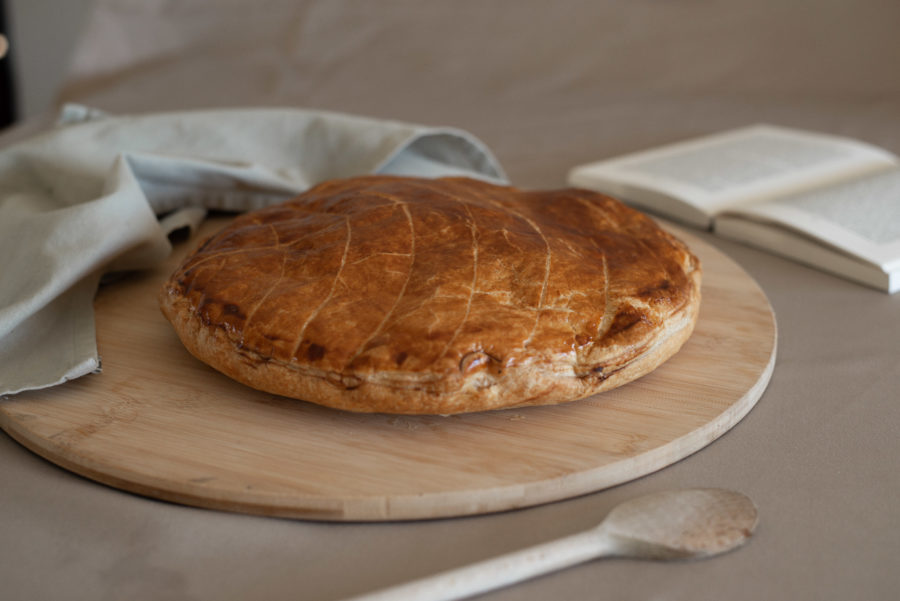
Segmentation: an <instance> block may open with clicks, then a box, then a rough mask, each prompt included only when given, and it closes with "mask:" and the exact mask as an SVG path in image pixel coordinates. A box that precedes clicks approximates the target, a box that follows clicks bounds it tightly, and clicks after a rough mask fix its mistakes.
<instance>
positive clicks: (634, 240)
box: [160, 176, 701, 414]
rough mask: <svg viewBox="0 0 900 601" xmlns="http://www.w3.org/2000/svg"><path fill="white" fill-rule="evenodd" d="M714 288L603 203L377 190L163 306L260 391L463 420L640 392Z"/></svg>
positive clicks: (192, 272)
mask: <svg viewBox="0 0 900 601" xmlns="http://www.w3.org/2000/svg"><path fill="white" fill-rule="evenodd" d="M700 278H701V269H700V265H699V262H698V260H697V259H696V257H694V256H693V255H692V254H691V252H690V251H689V250H688V249H687V247H686V246H685V245H684V244H683V243H681V242H680V241H679V240H677V239H676V238H675V237H673V236H672V235H670V234H668V233H667V232H665V231H663V230H662V229H660V227H659V226H657V225H656V223H654V222H653V221H652V220H651V219H650V218H648V217H646V216H645V215H643V214H642V213H640V212H638V211H635V210H633V209H630V208H628V207H626V206H625V205H623V204H622V203H620V202H619V201H617V200H614V199H612V198H609V197H607V196H604V195H602V194H597V193H594V192H589V191H585V190H578V189H566V190H555V191H526V190H519V189H516V188H512V187H504V186H496V185H492V184H488V183H484V182H481V181H477V180H473V179H466V178H446V179H436V180H428V179H415V178H401V177H389V176H369V177H359V178H353V179H346V180H335V181H329V182H326V183H323V184H320V185H318V186H316V187H315V188H313V189H311V190H309V191H308V192H306V193H304V194H302V195H300V196H299V197H298V198H296V199H294V200H292V201H289V202H287V203H285V204H282V205H278V206H274V207H270V208H266V209H263V210H259V211H255V212H252V213H247V214H244V215H242V216H239V217H237V218H236V219H235V220H234V221H233V222H232V223H231V224H230V225H228V226H227V227H225V228H224V229H223V230H222V231H220V232H219V233H217V234H215V235H214V236H212V237H211V238H209V239H208V240H206V241H205V242H204V243H203V244H202V245H201V246H200V247H199V248H198V249H197V250H196V251H195V252H194V253H193V254H192V255H190V256H189V257H188V258H187V259H186V260H185V261H184V262H183V264H182V265H181V266H180V267H179V268H178V269H177V270H176V271H175V272H174V273H173V274H172V276H171V277H170V278H169V279H168V281H166V282H165V284H164V286H163V289H162V292H161V295H160V305H161V308H162V311H163V313H164V314H165V315H166V317H167V318H168V319H169V320H170V321H171V322H172V324H173V326H174V328H175V330H176V331H177V333H178V335H179V337H180V338H181V340H182V342H183V343H184V345H185V346H186V347H187V349H188V350H189V351H190V352H191V353H192V354H194V355H195V356H196V357H198V358H199V359H200V360H202V361H204V362H206V363H208V364H209V365H211V366H212V367H214V368H215V369H217V370H219V371H221V372H223V373H224V374H226V375H228V376H230V377H231V378H234V379H235V380H237V381H239V382H243V383H244V384H247V385H249V386H252V387H253V388H257V389H260V390H263V391H267V392H270V393H275V394H278V395H284V396H288V397H294V398H297V399H302V400H305V401H310V402H313V403H318V404H321V405H325V406H328V407H334V408H338V409H344V410H350V411H359V412H385V413H401V414H453V413H463V412H470V411H483V410H489V409H500V408H506V407H522V406H527V405H543V404H555V403H561V402H566V401H572V400H575V399H579V398H583V397H586V396H589V395H592V394H595V393H598V392H602V391H605V390H609V389H611V388H614V387H617V386H621V385H622V384H625V383H626V382H630V381H632V380H634V379H636V378H639V377H641V376H643V375H644V374H646V373H648V372H650V371H652V370H653V369H654V368H656V367H657V366H658V365H660V364H661V363H662V362H663V361H665V360H666V359H668V358H669V357H671V356H672V355H673V354H674V353H676V352H677V351H678V349H679V348H680V347H681V345H682V344H683V343H684V342H685V341H686V340H687V339H688V337H689V336H690V334H691V332H692V330H693V327H694V324H695V322H696V319H697V313H698V309H699V304H700Z"/></svg>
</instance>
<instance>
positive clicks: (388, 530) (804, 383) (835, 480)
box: [0, 0, 900, 601]
mask: <svg viewBox="0 0 900 601" xmlns="http://www.w3.org/2000/svg"><path fill="white" fill-rule="evenodd" d="M87 23H88V26H87V29H86V30H85V31H84V32H83V35H82V38H81V40H82V41H81V45H80V47H79V51H78V52H77V55H76V58H75V62H74V67H73V72H72V76H71V78H70V79H69V82H68V85H67V87H66V89H65V92H64V98H65V99H66V100H71V101H78V102H82V103H85V104H90V105H93V106H98V107H100V108H103V109H105V110H109V111H113V112H118V113H124V112H137V111H159V110H167V109H178V110H181V109H185V108H205V107H210V106H219V107H222V106H252V105H265V106H276V105H286V104H288V105H294V106H303V107H308V108H325V109H328V110H335V111H346V112H350V113H355V114H364V115H368V116H373V117H380V118H392V119H400V120H403V121H409V122H416V123H425V124H431V125H450V126H455V127H460V128H463V129H466V130H468V131H470V132H472V133H474V134H475V135H477V136H478V137H479V138H480V139H482V140H483V141H485V142H486V143H487V144H488V146H489V147H491V149H492V150H493V151H494V153H495V154H496V155H497V157H498V158H499V160H500V162H501V163H502V164H503V165H504V167H505V168H506V171H507V174H508V175H509V177H510V180H511V181H512V182H513V183H514V184H517V185H520V186H528V187H537V186H541V187H553V186H561V185H564V182H565V176H566V173H567V171H568V169H569V168H570V167H571V166H573V165H576V164H580V163H584V162H587V161H591V160H596V159H601V158H605V157H608V156H612V155H616V154H619V153H623V152H628V151H632V150H638V149H642V148H645V147H648V146H653V145H657V144H661V143H665V142H669V141H674V140H678V139H682V138H687V137H691V136H694V135H699V134H703V133H708V132H713V131H717V130H720V129H725V128H730V127H735V126H740V125H745V124H748V123H753V122H760V121H764V122H771V123H776V124H781V125H787V126H794V127H801V128H803V127H805V128H811V129H816V130H820V131H825V132H831V133H838V134H845V135H850V136H853V137H857V138H860V139H863V140H866V141H869V142H872V143H875V144H878V145H880V146H882V147H885V148H887V149H889V150H891V151H893V152H895V153H900V76H898V71H897V65H898V64H900V36H898V35H897V34H896V27H897V24H898V23H900V4H898V3H897V2H896V1H894V0H858V1H853V2H851V1H838V0H823V1H820V2H815V3H812V2H804V1H802V0H784V1H777V0H760V1H757V2H724V1H709V2H696V1H693V0H673V1H669V2H653V1H649V0H637V1H635V2H614V1H593V2H576V1H571V0H561V1H558V2H553V3H548V2H538V1H534V2H532V1H528V0H526V1H500V2H492V3H484V2H475V1H466V0H463V1H459V2H445V3H422V2H417V1H412V0H410V1H390V2H358V1H357V2H354V1H335V0H332V1H329V2H324V1H322V2H303V1H300V2H298V1H295V0H292V1H287V0H284V1H276V0H268V1H261V2H251V1H249V0H248V1H246V2H240V1H238V0H233V1H232V0H229V1H217V2H214V1H212V0H208V1H201V0H184V1H182V2H164V1H162V0H158V1H151V0H144V1H141V2H138V1H130V0H101V1H100V2H99V3H98V4H97V7H96V10H95V12H94V13H93V14H92V15H91V16H90V17H88V19H87ZM701 236H702V237H703V238H704V239H705V240H708V241H709V242H711V243H712V244H714V245H715V246H717V247H718V248H719V249H721V250H722V251H724V252H725V253H727V254H728V255H729V256H731V257H732V258H734V259H735V260H736V261H738V262H739V263H740V264H741V265H743V266H744V268H745V269H746V270H747V271H748V272H749V273H750V274H751V275H752V276H753V277H755V278H756V279H757V281H758V282H759V283H760V285H761V286H762V288H763V289H764V290H765V292H766V294H767V295H768V296H769V298H770V300H771V302H772V305H773V307H774V309H775V312H776V315H777V317H778V322H779V329H780V338H779V356H778V362H777V364H776V367H775V373H774V376H773V378H772V381H771V383H770V385H769V388H768V390H767V391H766V393H765V394H764V396H763V397H762V399H761V400H760V402H759V404H758V405H757V407H756V408H755V409H754V410H753V411H752V412H751V413H750V414H749V415H748V416H747V417H746V418H745V419H744V420H743V421H742V422H741V423H740V424H738V426H737V427H736V428H734V429H733V430H732V431H730V432H729V433H727V434H726V435H725V436H723V437H722V438H721V439H719V440H718V441H716V442H714V443H713V444H712V445H710V446H709V447H707V448H705V449H704V450H702V451H700V452H698V453H696V454H694V455H692V456H691V457H688V458H686V459H684V460H682V461H681V462H679V463H677V464H675V465H673V466H671V467H669V468H666V469H665V470H662V471H660V472H657V473H656V474H653V475H650V476H647V477H645V478H642V479H640V480H638V481H635V482H632V483H628V484H625V485H622V486H618V487H616V488H614V489H610V490H607V491H602V492H599V493H595V494H591V495H587V496H584V497H580V498H577V499H572V500H568V501H563V502H558V503H553V504H549V505H545V506H540V507H535V508H530V509H523V510H518V511H511V512H506V513H502V514H497V515H488V516H478V517H469V518H460V519H449V520H435V521H423V522H413V523H387V524H322V523H310V522H303V521H294V520H281V519H268V518H262V517H255V516H242V515H232V514H228V513H222V512H216V511H207V510H201V509H194V508H189V507H180V506H176V505H171V504H167V503H162V502H158V501H154V500H149V499H145V498H141V497H137V496H134V495H130V494H126V493H122V492H119V491H117V490H114V489H111V488H107V487H104V486H101V485H98V484H95V483H93V482H90V481H88V480H85V479H82V478H80V477H77V476H74V475H72V474H70V473H68V472H66V471H64V470H61V469H60V468H57V467H55V466H54V465H52V464H50V463H48V462H46V461H44V460H42V459H41V458H39V457H37V456H35V455H33V454H31V453H29V452H28V451H26V450H25V449H23V448H22V447H20V446H19V445H17V444H16V443H15V442H13V441H12V440H11V439H9V438H8V437H6V436H2V437H0V473H2V474H3V476H4V482H5V483H6V484H5V485H4V486H3V488H2V490H0V535H2V536H0V541H2V542H0V580H2V582H3V586H4V595H6V596H8V597H9V598H12V599H19V598H21V599H48V598H69V599H105V598H130V599H245V598H249V597H252V598H260V599H311V600H323V601H326V600H332V599H340V598H343V597H345V596H349V595H351V594H358V593H361V592H363V591H367V590H372V589H375V588H378V587H381V586H386V585H390V584H395V583H399V582H403V581H406V580H409V579H412V578H415V577H419V576H424V575H427V574H431V573H434V572H436V571H439V570H442V569H445V568H447V567H453V566H458V565H462V564H464V563H467V562H470V561H474V560H478V559H482V558H485V557H488V556H491V555H494V554H496V553H500V552H504V551H510V550H514V549H518V548H520V547H522V546H525V545H528V544H532V543H537V542H542V541H545V540H549V539H551V538H554V537H557V536H561V535H565V534H569V533H572V532H575V531H577V530H579V529H581V528H584V527H587V526H589V525H593V524H594V523H596V522H598V521H599V520H600V519H601V518H602V517H603V516H604V515H605V514H606V512H608V511H609V509H610V508H611V507H612V506H613V505H615V504H616V503H617V502H619V501H621V500H624V499H626V498H630V497H633V496H635V495H637V494H640V493H642V492H648V491H655V490H661V489H664V488H669V487H684V486H722V487H731V488H736V489H738V490H741V491H743V492H745V493H747V494H749V495H750V496H751V497H752V498H753V499H754V500H755V501H756V502H757V504H758V505H759V508H760V514H761V523H760V527H759V530H758V532H757V535H756V536H755V537H754V539H753V540H752V541H751V542H750V544H749V545H748V546H747V547H745V548H743V549H741V550H740V551H738V552H735V553H732V554H729V555H725V556H722V557H718V558H715V559H712V560H708V561H702V562H691V563H667V564H661V563H660V564H648V563H640V562H632V561H621V560H612V561H603V562H595V563H591V564H587V565H584V566H580V567H577V568H573V569H570V570H566V571H565V572H562V573H558V574H554V575H552V576H548V577H545V578H541V579H539V580H536V581H533V582H529V583H527V584H523V585H520V586H517V587H515V588H511V589H507V590H503V591H499V592H496V593H492V594H490V595H486V596H485V597H484V598H485V599H492V600H494V599H496V600H498V601H499V600H501V599H557V600H560V601H561V600H566V599H573V600H574V599H617V600H622V599H624V600H628V599H686V600H687V599H691V600H694V599H732V600H742V599H747V600H750V599H754V600H755V599H800V600H807V599H808V600H819V599H890V598H895V597H896V596H897V594H898V591H900V570H897V567H896V564H897V557H898V556H900V469H898V468H897V457H898V456H900V436H898V427H900V399H898V390H900V370H898V369H897V368H898V366H900V295H893V296H888V295H886V294H883V293H880V292H877V291H874V290H869V289H867V288H864V287H862V286H858V285H855V284H853V283H850V282H847V281H844V280H841V279H839V278H835V277H832V276H829V275H827V274H824V273H821V272H818V271H814V270H811V269H809V268H805V267H802V266H800V265H797V264H794V263H791V262H790V261H787V260H784V259H780V258H777V257H774V256H771V255H768V254H765V253H763V252H760V251H756V250H752V249H749V248H746V247H742V246H740V245H737V244H733V243H729V242H725V241H722V240H717V239H715V238H714V237H712V236H708V235H705V234H701Z"/></svg>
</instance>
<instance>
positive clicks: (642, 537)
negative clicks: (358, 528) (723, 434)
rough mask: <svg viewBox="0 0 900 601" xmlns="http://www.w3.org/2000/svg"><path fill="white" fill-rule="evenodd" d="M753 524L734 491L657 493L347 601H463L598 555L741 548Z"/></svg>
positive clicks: (668, 555) (705, 553)
mask: <svg viewBox="0 0 900 601" xmlns="http://www.w3.org/2000/svg"><path fill="white" fill-rule="evenodd" d="M756 522H757V514H756V506H755V505H754V504H753V501H751V500H750V499H749V498H747V497H746V496H744V495H742V494H741V493H738V492H734V491H730V490H722V489H714V488H699V489H688V490H674V491H665V492H659V493H654V494H649V495H645V496H642V497H638V498H636V499H632V500H630V501H626V502H624V503H622V504H621V505H618V506H616V507H615V508H614V509H613V510H612V511H611V512H610V513H609V515H607V516H606V519H604V520H603V522H602V523H601V524H600V525H599V526H596V527H594V528H591V529H590V530H586V531H584V532H581V533H578V534H573V535H571V536H567V537H565V538H561V539H558V540H555V541H551V542H548V543H543V544H540V545H536V546H534V547H529V548H527V549H523V550H521V551H516V552H513V553H510V554H508V555H501V556H500V557H496V558H493V559H488V560H486V561H482V562H479V563H475V564H472V565H469V566H466V567H462V568H459V569H455V570H450V571H447V572H442V573H440V574H437V575H435V576H430V577H427V578H423V579H422V580H417V581H414V582H410V583H408V584H402V585H400V586H396V587H392V588H389V589H384V590H381V591H377V592H375V593H371V594H367V595H363V596H361V597H354V600H353V601H377V600H385V601H386V600H388V599H390V600H392V601H410V600H412V599H429V600H449V599H462V598H465V597H469V596H471V595H476V594H478V593H484V592H487V591H489V590H493V589H497V588H501V587H504V586H507V585H510V584H513V583H516V582H520V581H522V580H526V579H528V578H533V577H535V576H539V575H541V574H546V573H548V572H551V571H553V570H559V569H561V568H566V567H569V566H573V565H576V564H579V563H582V562H584V561H587V560H589V559H594V558H597V557H631V558H639V559H687V558H700V557H709V556H711V555H716V554H718V553H723V552H725V551H728V550H730V549H733V548H735V547H737V546H739V545H741V544H742V543H743V542H744V541H746V540H747V539H748V538H749V537H750V535H751V534H752V533H753V529H754V528H755V527H756Z"/></svg>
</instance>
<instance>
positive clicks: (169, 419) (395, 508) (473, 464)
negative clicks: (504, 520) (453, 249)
mask: <svg viewBox="0 0 900 601" xmlns="http://www.w3.org/2000/svg"><path fill="white" fill-rule="evenodd" d="M223 223H224V222H223V221H221V220H216V221H210V222H207V223H206V224H205V229H206V230H207V231H210V232H211V231H213V228H216V227H221V226H222V225H223ZM677 233H678V235H679V236H680V237H682V238H683V239H685V240H686V241H687V242H688V244H689V245H690V246H691V249H692V250H693V251H694V253H695V254H697V255H698V256H699V257H700V259H701V261H702V263H703V268H704V282H703V304H702V307H701V313H700V319H699V322H698V324H697V327H696V329H695V332H694V334H693V336H692V338H691V340H689V341H688V343H687V344H686V345H685V346H684V347H683V348H682V350H681V351H680V352H679V353H678V354H677V355H676V356H675V357H673V358H672V359H671V360H669V361H668V362H667V363H665V364H664V365H663V366H662V367H660V368H659V369H657V370H656V371H655V372H653V373H651V374H649V375H648V376H645V377H644V378H641V379H640V380H638V381H635V382H633V383H631V384H628V385H626V386H624V387H622V388H619V389H616V390H613V391H610V392H606V393H603V394H600V395H595V396H594V397H590V398H587V399H584V400H581V401H576V402H573V403H568V404H564V405H559V406H552V407H533V408H527V409H515V410H502V411H495V412H487V413H476V414H464V415H457V416H449V417H440V416H416V417H409V416H391V415H383V414H374V415H372V414H369V415H367V414H352V413H346V412H341V411H336V410H332V409H327V408H324V407H319V406H315V405H312V404H309V403H304V402H300V401H295V400H291V399H286V398H282V397H277V396H274V395H270V394H267V393H263V392H258V391H255V390H252V389H250V388H247V387H245V386H243V385H241V384H238V383H236V382H234V381H232V380H230V379H228V378H226V377H225V376H223V375H221V374H219V373H218V372H216V371H214V370H212V369H211V368H209V367H207V366H206V365H205V364H203V363H200V362H199V361H197V360H196V359H194V358H193V357H191V356H190V355H189V354H188V353H187V351H186V350H185V349H184V347H183V346H182V345H181V343H180V342H179V340H178V338H177V337H176V335H175V332H174V331H173V330H172V328H171V327H170V326H169V324H168V323H167V322H166V321H165V319H164V318H163V316H162V315H161V313H160V311H159V309H158V307H157V301H156V298H157V296H156V293H157V290H158V287H159V286H160V284H161V282H162V281H163V279H164V278H165V277H166V276H168V274H169V273H170V271H171V270H172V269H174V267H175V265H176V263H177V262H178V261H179V260H180V259H181V257H182V256H183V255H184V254H185V253H186V252H187V251H188V250H189V247H192V246H193V245H192V244H186V245H182V247H180V248H178V249H177V251H176V252H175V253H174V254H173V256H172V257H171V259H170V261H169V262H168V263H167V264H166V265H163V266H161V267H160V268H159V269H158V270H156V271H153V272H146V273H141V274H135V275H131V276H129V277H128V278H127V279H125V280H122V281H119V282H117V283H115V284H112V285H109V286H107V287H105V288H103V289H102V290H101V291H100V293H99V294H98V297H97V300H96V316H97V330H98V332H97V335H98V344H99V348H100V352H101V356H102V360H103V373H102V374H100V375H91V376H87V377H84V378H80V379H79V380H76V381H73V382H69V383H67V384H66V385H63V386H58V387H55V388H51V389H47V390H42V391H33V392H28V393H22V394H19V395H16V396H15V397H11V398H7V399H3V400H2V402H0V425H2V427H3V429H4V430H6V431H7V432H8V433H9V434H10V435H11V436H12V437H14V438H15V439H16V440H18V441H19V442H21V443H22V444H23V445H25V446H26V447H28V448H30V449H31V450H33V451H34V452H36V453H38V454H40V455H42V456H43V457H45V458H47V459H49V460H50V461H52V462H54V463H57V464H58V465H60V466H62V467H65V468H67V469H70V470H72V471H74V472H76V473H78V474H81V475H84V476H86V477H88V478H92V479H94V480H97V481H99V482H102V483H105V484H109V485H111V486H115V487H118V488H121V489H124V490H128V491H131V492H135V493H138V494H142V495H148V496H151V497H155V498H159V499H164V500H169V501H174V502H178V503H185V504H190V505H196V506H201V507H209V508H217V509H224V510H230V511H240V512H249V513H256V514H263V515H275V516H285V517H297V518H304V519H322V520H401V519H419V518H434V517H447V516H459V515H470V514H478V513H486V512H492V511H501V510H506V509H512V508H517V507H525V506H529V505H535V504H539V503H544V502H550V501H555V500H560V499H564V498H569V497H572V496H576V495H580V494H585V493H588V492H593V491H596V490H600V489H603V488H606V487H609V486H613V485H615V484H620V483H622V482H626V481H628V480H631V479H634V478H637V477H640V476H643V475H645V474H648V473H650V472H653V471H655V470H658V469H661V468H663V467H665V466H667V465H670V464H672V463H674V462H676V461H678V460H679V459H681V458H683V457H685V456H687V455H689V454H691V453H693V452H695V451H697V450H699V449H701V448H703V447H704V446H706V445H707V444H709V443H710V442H712V441H713V440H715V439H716V438H718V437H719V436H721V435H722V434H724V433H725V432H726V431H728V430H729V429H730V428H731V427H732V426H734V425H735V424H736V423H738V422H739V421H740V419H741V418H742V417H743V416H744V415H746V414H747V412H748V411H750V409H751V408H752V407H753V406H754V404H755V403H756V401H757V400H758V399H759V397H760V396H761V395H762V393H763V391H764V389H765V387H766V385H767V383H768V381H769V378H770V376H771V373H772V369H773V367H774V362H775V348H776V339H777V336H776V325H775V318H774V315H773V314H772V311H771V308H770V306H769V303H768V300H767V299H766V297H765V295H764V294H763V292H762V291H761V290H760V289H759V287H758V286H757V285H756V283H755V282H754V281H753V280H752V279H751V278H750V277H749V276H748V275H747V274H746V273H745V272H744V271H743V270H742V269H741V268H740V267H739V266H738V265H737V264H735V263H734V262H733V261H731V260H730V259H729V258H728V257H726V256H724V255H723V254H722V253H720V252H719V251H717V250H716V249H715V248H713V247H711V246H709V245H708V244H706V243H704V242H702V241H700V240H698V239H696V238H693V237H691V236H689V235H687V234H685V233H684V232H677Z"/></svg>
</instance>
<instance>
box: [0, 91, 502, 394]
mask: <svg viewBox="0 0 900 601" xmlns="http://www.w3.org/2000/svg"><path fill="white" fill-rule="evenodd" d="M367 173H382V174H393V175H415V176H420V177H440V176H447V175H467V176H470V177H476V178H481V179H485V180H488V181H493V182H500V183H502V182H505V176H504V174H503V171H502V169H501V168H500V166H499V164H498V163H497V161H496V159H495V158H494V157H493V156H492V155H491V153H490V151H489V150H488V149H487V148H486V147H485V146H484V145H483V144H482V143H481V142H480V141H479V140H478V139H477V138H475V137H473V136H472V135H471V134H469V133H468V132H465V131H461V130H456V129H452V128H433V127H425V126H421V125H412V124H406V123H400V122H393V121H381V120H374V119H367V118H364V117H358V116H352V115H343V114H338V113H329V112H323V111H306V110H301V109H245V110H239V109H234V110H215V111H192V112H183V113H163V114H151V115H143V116H123V117H113V116H109V115H106V114H104V113H102V112H99V111H94V110H91V109H88V108H85V107H79V106H69V107H66V108H65V109H64V110H63V112H62V118H61V125H59V126H58V127H57V128H56V129H54V130H52V131H50V132H47V133H45V134H43V135H41V136H37V137H35V138H32V139H30V140H27V141H24V142H22V143H19V144H16V145H14V146H10V147H8V148H5V149H2V150H0V255H2V256H3V257H4V258H5V262H4V263H5V265H4V266H3V267H2V268H0V395H8V394H15V393H18V392H21V391H24V390H32V389H40V388H45V387H48V386H53V385H56V384H60V383H62V382H65V381H67V380H70V379H72V378H77V377H80V376H82V375H85V374H87V373H90V372H93V371H97V370H99V368H100V358H99V353H98V351H97V347H96V340H95V336H94V321H93V308H92V300H93V296H94V294H95V293H96V290H97V285H98V282H99V279H100V276H101V275H102V274H103V273H106V272H110V271H121V270H135V269H143V268H147V267H151V266H153V265H156V264H158V263H159V262H160V261H162V260H163V259H164V258H165V257H166V256H168V254H169V253H170V252H171V246H170V244H169V241H168V237H167V235H168V234H169V233H170V232H171V231H172V230H173V229H178V228H182V227H195V226H196V225H197V223H198V222H199V221H200V220H201V219H202V217H203V215H204V214H205V212H206V211H207V210H224V211H233V212H241V211H247V210H253V209H258V208H261V207H264V206H269V205H271V204H275V203H278V202H282V201H284V200H287V199H288V198H290V197H292V196H294V195H296V194H298V193H300V192H302V191H303V190H305V189H307V188H309V187H310V186H312V185H315V184H316V183H319V182H321V181H325V180H328V179H334V178H341V177H351V176H355V175H362V174H367Z"/></svg>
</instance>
